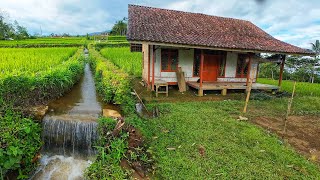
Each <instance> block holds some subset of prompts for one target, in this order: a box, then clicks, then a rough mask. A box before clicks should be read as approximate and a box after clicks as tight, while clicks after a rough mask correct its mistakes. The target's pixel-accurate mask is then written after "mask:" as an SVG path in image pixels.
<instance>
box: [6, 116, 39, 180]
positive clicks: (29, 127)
mask: <svg viewBox="0 0 320 180" xmlns="http://www.w3.org/2000/svg"><path fill="white" fill-rule="evenodd" d="M0 127H1V128H0V147H1V148H0V171H2V175H3V176H4V175H5V174H6V173H7V172H8V171H9V170H19V173H20V175H19V177H18V178H22V179H25V178H27V177H28V176H26V175H28V173H29V172H30V171H31V170H33V168H34V167H35V166H36V164H34V163H33V162H32V159H33V158H34V156H35V154H36V153H37V152H39V150H40V147H41V137H40V133H41V126H40V124H38V123H35V122H33V120H31V119H27V118H22V117H21V116H20V115H19V114H16V113H13V112H11V111H7V112H6V113H5V115H4V116H0ZM0 177H1V176H0Z"/></svg>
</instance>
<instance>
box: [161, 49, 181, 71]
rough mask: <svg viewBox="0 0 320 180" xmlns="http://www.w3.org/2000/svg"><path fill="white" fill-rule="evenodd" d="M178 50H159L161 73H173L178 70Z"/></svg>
mask: <svg viewBox="0 0 320 180" xmlns="http://www.w3.org/2000/svg"><path fill="white" fill-rule="evenodd" d="M178 59H179V55H178V50H177V49H161V71H162V72H175V71H177V69H178V61H179V60H178Z"/></svg>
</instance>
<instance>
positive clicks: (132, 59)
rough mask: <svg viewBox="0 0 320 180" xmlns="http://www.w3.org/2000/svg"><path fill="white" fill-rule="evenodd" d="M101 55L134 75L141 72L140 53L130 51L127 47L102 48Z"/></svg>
mask: <svg viewBox="0 0 320 180" xmlns="http://www.w3.org/2000/svg"><path fill="white" fill-rule="evenodd" d="M100 53H101V54H102V56H104V57H105V58H106V59H108V60H109V61H111V62H112V63H114V64H115V65H116V66H118V67H119V68H121V69H123V70H124V71H126V72H127V73H129V74H131V75H134V76H136V77H141V74H142V53H140V52H134V53H132V52H130V48H129V47H113V48H103V49H101V50H100Z"/></svg>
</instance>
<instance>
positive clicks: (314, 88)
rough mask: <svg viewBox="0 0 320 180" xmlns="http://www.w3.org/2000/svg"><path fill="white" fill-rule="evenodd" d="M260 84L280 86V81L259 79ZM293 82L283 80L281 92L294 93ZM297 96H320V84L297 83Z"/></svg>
mask: <svg viewBox="0 0 320 180" xmlns="http://www.w3.org/2000/svg"><path fill="white" fill-rule="evenodd" d="M258 83H263V84H271V85H276V86H277V85H278V80H272V79H266V78H259V79H258ZM293 84H294V82H293V81H289V80H283V81H282V85H281V90H283V91H287V92H292V89H293ZM296 94H297V95H300V96H320V84H318V83H313V84H312V83H307V82H297V85H296Z"/></svg>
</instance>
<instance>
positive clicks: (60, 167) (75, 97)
mask: <svg viewBox="0 0 320 180" xmlns="http://www.w3.org/2000/svg"><path fill="white" fill-rule="evenodd" d="M101 113H102V103H101V101H100V100H99V98H98V97H97V95H96V90H95V84H94V79H93V75H92V72H91V70H90V67H89V65H88V64H86V66H85V71H84V76H83V77H82V79H81V80H80V82H79V83H78V84H77V85H75V87H74V88H73V89H72V91H71V92H69V93H68V94H67V95H65V96H64V97H62V98H60V99H58V100H55V101H53V102H51V103H50V104H49V113H48V114H47V115H46V116H45V117H44V119H43V133H42V137H43V141H44V146H43V150H42V155H41V159H40V167H39V168H38V170H37V171H36V173H35V174H34V175H33V177H32V178H31V179H59V180H60V179H83V171H84V169H85V168H86V167H88V166H89V165H90V163H91V160H92V157H94V155H95V150H94V149H93V142H94V140H95V139H96V138H97V125H98V124H97V118H98V117H99V116H100V115H101Z"/></svg>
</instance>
